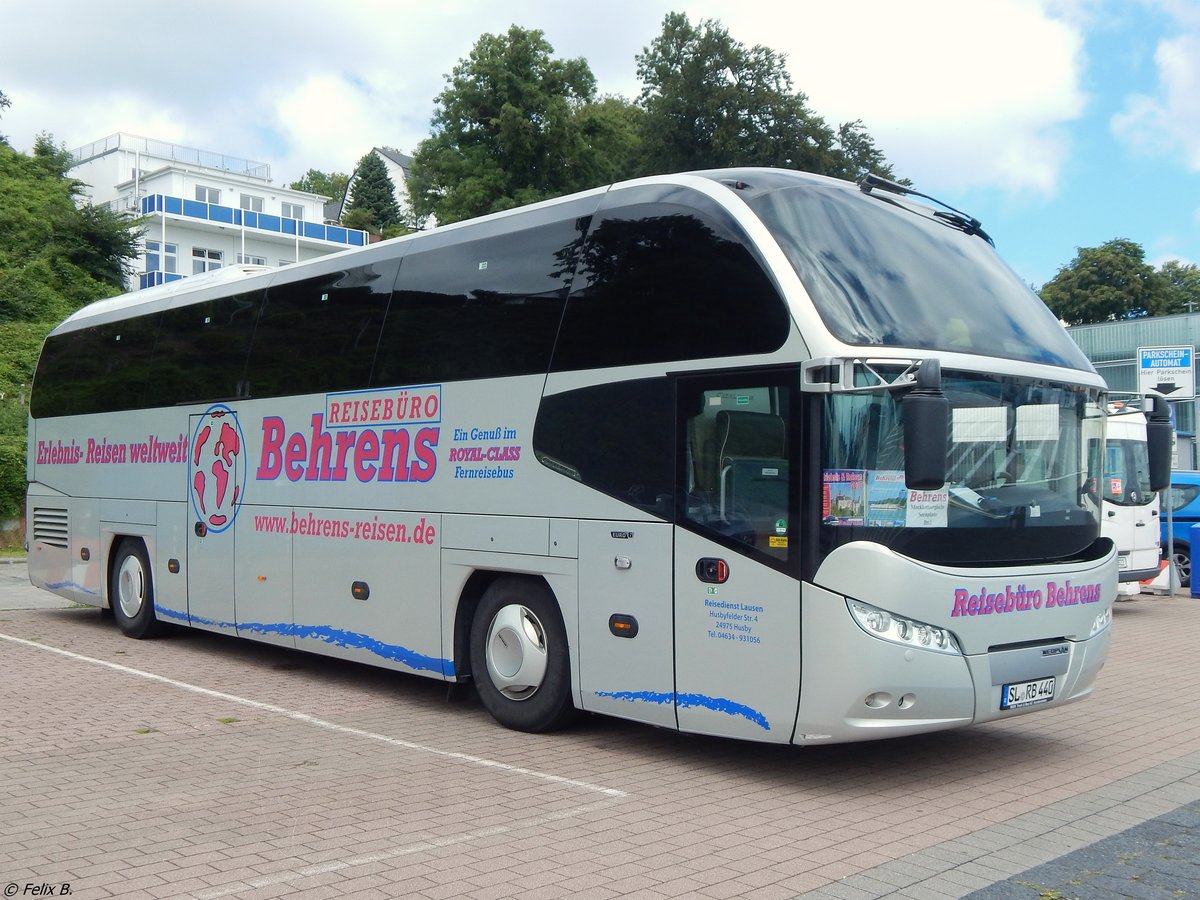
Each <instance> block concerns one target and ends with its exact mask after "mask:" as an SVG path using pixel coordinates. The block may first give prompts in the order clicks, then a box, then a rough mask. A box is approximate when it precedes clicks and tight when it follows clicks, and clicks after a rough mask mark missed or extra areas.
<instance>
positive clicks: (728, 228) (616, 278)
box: [553, 203, 790, 371]
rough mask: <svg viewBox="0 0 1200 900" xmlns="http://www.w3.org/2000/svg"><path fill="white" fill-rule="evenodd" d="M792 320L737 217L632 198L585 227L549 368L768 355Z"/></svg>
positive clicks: (781, 340)
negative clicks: (587, 229)
mask: <svg viewBox="0 0 1200 900" xmlns="http://www.w3.org/2000/svg"><path fill="white" fill-rule="evenodd" d="M789 327H790V317H789V315H788V313H787V310H786V308H785V306H784V303H783V300H782V299H781V298H780V296H779V294H778V292H777V291H776V290H775V287H774V285H773V283H772V282H771V280H770V279H769V278H768V276H767V274H766V273H765V272H764V271H763V269H762V267H761V266H760V265H759V263H758V261H757V259H756V258H755V256H754V255H753V254H752V253H751V251H750V250H749V248H748V247H747V244H746V241H745V239H744V238H742V236H741V235H740V232H739V230H738V229H737V227H736V225H734V224H733V223H732V222H731V221H730V222H725V221H724V220H718V219H717V217H716V215H715V214H714V215H703V216H702V215H701V214H698V213H696V212H695V211H694V210H691V209H689V208H687V207H683V206H679V205H676V204H672V203H639V204H633V205H629V206H625V207H621V208H618V209H615V210H610V211H608V212H605V213H602V214H601V215H600V216H598V217H597V221H596V223H595V225H594V227H593V228H592V230H591V231H590V233H589V234H588V237H587V241H586V242H585V244H584V248H583V251H582V254H581V256H580V261H579V270H578V274H577V276H576V279H575V288H574V290H573V291H572V293H571V297H570V300H569V302H568V304H567V312H566V316H565V318H564V320H563V329H562V334H561V335H560V337H559V344H558V347H557V349H556V350H555V356H554V365H553V369H554V371H567V370H571V369H589V368H599V367H604V366H616V365H636V364H638V363H652V362H669V361H672V360H681V359H702V358H706V357H715V356H736V355H741V354H758V353H770V352H772V351H774V350H777V349H779V347H780V346H781V345H782V344H783V342H784V340H785V339H786V338H787V334H788V329H789Z"/></svg>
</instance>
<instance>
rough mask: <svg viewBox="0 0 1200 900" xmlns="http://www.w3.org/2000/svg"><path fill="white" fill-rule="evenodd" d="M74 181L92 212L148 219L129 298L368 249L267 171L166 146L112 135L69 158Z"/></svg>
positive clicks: (319, 202) (357, 235)
mask: <svg viewBox="0 0 1200 900" xmlns="http://www.w3.org/2000/svg"><path fill="white" fill-rule="evenodd" d="M71 155H72V157H73V158H74V160H75V165H74V166H73V167H72V168H71V170H70V175H71V177H73V178H77V179H79V180H80V181H81V182H83V183H84V185H85V186H86V187H85V196H87V197H88V198H89V199H90V201H91V202H92V203H94V204H96V205H106V206H108V207H109V208H110V209H113V210H115V211H117V212H127V213H130V214H132V215H137V216H143V217H145V218H146V220H147V224H146V226H145V228H144V229H143V238H144V245H143V246H144V252H143V254H142V256H141V257H140V258H139V259H138V260H137V262H136V263H135V267H136V269H137V275H136V276H135V279H134V283H133V284H130V285H129V287H130V289H137V288H143V287H150V286H152V285H156V284H164V283H166V282H168V281H175V280H177V279H180V278H185V277H187V276H188V275H195V274H200V273H203V272H210V271H212V270H214V269H219V268H221V267H222V266H225V265H231V264H235V263H249V264H253V265H265V266H285V265H288V264H289V263H294V262H300V261H302V260H306V259H312V258H314V257H317V256H323V255H325V254H327V253H333V252H335V251H338V250H345V249H347V248H348V247H362V246H365V245H366V244H367V242H368V237H367V233H366V232H365V231H357V230H355V229H348V228H342V227H341V226H339V225H330V224H326V222H325V216H324V208H325V207H324V205H325V201H327V200H329V199H330V198H328V197H322V196H321V195H319V194H309V193H305V192H304V191H294V190H291V189H290V188H286V187H280V186H278V185H274V184H272V183H271V167H270V165H269V164H267V163H263V162H254V161H253V160H248V159H241V158H239V157H235V156H225V155H223V154H220V153H209V152H206V151H203V150H195V149H193V148H191V147H182V146H179V145H178V144H171V143H167V142H165V141H156V140H151V139H149V138H143V137H137V136H135V135H131V134H114V135H111V136H109V137H107V138H104V139H103V140H99V141H96V142H94V143H91V144H86V145H84V146H83V147H80V148H78V149H77V150H74V151H72V153H71Z"/></svg>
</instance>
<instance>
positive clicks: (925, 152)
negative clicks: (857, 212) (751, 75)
mask: <svg viewBox="0 0 1200 900" xmlns="http://www.w3.org/2000/svg"><path fill="white" fill-rule="evenodd" d="M119 10H120V12H119V13H118V12H115V11H114V8H113V7H111V6H109V5H108V4H100V3H94V2H84V0H75V2H67V3H62V4H48V3H45V2H44V0H0V22H3V23H4V29H3V31H0V90H2V91H4V92H5V94H7V95H8V97H9V99H10V100H11V101H12V108H11V109H8V110H6V111H5V112H4V113H3V118H0V133H2V134H6V135H8V137H9V141H10V143H11V144H12V145H13V146H14V147H16V148H17V149H19V150H28V149H30V148H31V147H32V144H33V140H34V137H35V136H36V135H37V134H38V133H39V132H49V133H50V134H51V135H52V136H53V137H54V138H55V140H56V141H58V142H60V143H64V144H66V145H67V146H68V147H69V148H74V147H77V146H80V145H82V144H85V143H88V142H91V141H93V140H97V139H99V138H102V137H105V136H107V135H109V134H112V133H114V132H118V131H123V132H127V133H132V134H137V135H142V136H145V137H151V138H156V139H160V140H167V141H174V142H177V143H181V144H185V145H188V146H192V147H198V148H200V149H204V150H211V151H216V152H221V153H226V154H229V155H234V156H242V157H248V158H251V159H255V160H260V161H264V162H268V163H270V164H271V167H272V175H273V177H274V180H275V181H276V182H278V183H287V182H289V181H292V180H294V179H295V178H297V177H299V176H300V175H301V174H303V173H304V171H305V170H307V169H308V168H310V167H312V168H317V169H322V170H325V171H350V170H351V169H353V167H354V164H355V162H356V161H357V160H358V158H359V157H361V156H362V154H363V153H365V152H367V150H369V149H370V148H371V147H372V146H377V145H388V146H393V147H396V148H398V149H400V150H402V151H406V152H411V151H412V149H413V148H414V147H415V146H416V144H417V142H419V141H420V140H421V139H422V138H424V137H426V136H427V135H428V133H429V120H430V117H431V115H432V113H433V104H434V98H435V97H436V95H437V94H438V93H439V92H440V91H441V90H442V88H443V87H444V85H445V76H446V75H447V74H448V73H449V72H450V71H451V69H452V68H453V67H454V66H455V65H456V64H457V63H458V62H459V61H460V60H462V59H464V58H465V57H466V56H467V55H468V54H469V52H470V50H471V47H472V45H473V44H474V43H475V41H476V39H477V38H478V37H479V36H480V35H481V34H483V33H501V32H503V31H505V30H507V28H508V27H509V26H510V25H512V24H517V25H521V26H522V27H525V28H539V29H541V30H542V31H544V33H545V35H546V38H547V40H548V41H549V42H550V43H551V44H552V45H553V47H554V49H555V53H556V55H557V56H560V57H571V58H573V57H583V58H585V59H586V60H587V61H588V63H589V64H590V66H591V68H592V71H593V72H594V73H595V75H596V77H597V80H598V83H599V88H600V90H601V92H603V93H610V94H619V95H622V96H625V97H627V98H630V99H632V98H634V97H636V95H637V93H638V91H639V89H640V85H639V84H638V81H637V77H636V62H635V59H634V57H635V55H636V54H637V53H639V52H641V51H642V50H643V49H644V48H645V47H646V46H647V45H649V44H650V42H651V41H652V40H653V39H654V38H655V37H656V36H657V35H658V34H659V32H660V31H661V25H662V19H663V16H664V15H665V14H666V13H668V12H671V11H679V12H686V13H687V14H688V15H689V17H690V18H691V19H692V21H693V22H694V23H695V22H699V21H700V20H702V19H706V18H711V19H716V20H718V21H720V22H721V23H722V24H723V25H725V27H726V28H728V30H729V32H730V33H731V35H732V36H733V37H734V38H735V39H736V40H738V41H741V42H742V43H744V44H746V45H748V46H752V45H755V44H761V45H764V46H767V47H770V48H771V49H773V50H776V51H778V52H780V53H783V54H786V56H787V59H788V66H789V71H790V72H791V75H792V78H793V81H794V85H795V87H796V88H797V89H798V90H802V91H804V92H805V93H806V94H807V95H808V97H809V103H810V105H811V106H812V107H813V109H814V110H815V111H816V112H818V113H819V114H821V115H822V116H824V117H825V118H826V119H827V120H828V121H829V122H830V123H838V122H843V121H849V120H853V119H858V118H861V119H862V120H863V121H864V123H865V125H866V127H867V129H868V131H869V132H870V133H871V134H872V135H873V136H874V137H875V139H876V142H877V144H878V145H879V147H880V148H881V149H882V150H883V151H884V152H885V154H887V156H888V158H889V159H890V160H891V161H892V162H893V164H894V165H895V168H896V171H897V172H898V173H899V174H901V175H904V176H907V177H909V178H911V179H912V180H913V181H914V182H915V185H916V187H917V188H918V189H919V190H922V191H923V192H925V193H928V194H931V195H933V196H935V197H938V198H939V199H942V200H944V201H945V202H947V203H949V204H951V205H953V206H955V207H958V208H959V209H962V210H964V211H967V212H969V213H971V214H972V215H974V216H976V217H977V218H979V219H980V220H981V221H982V222H983V224H984V227H985V228H986V229H987V230H988V232H989V233H990V234H991V235H992V236H993V237H994V238H995V240H996V243H997V246H998V248H999V250H1000V252H1001V254H1002V255H1003V256H1004V257H1005V258H1006V259H1007V260H1008V261H1009V262H1010V263H1011V264H1012V266H1013V267H1014V268H1015V269H1016V271H1017V272H1018V274H1019V275H1020V276H1021V277H1022V278H1023V279H1024V280H1026V281H1027V282H1030V283H1032V284H1034V285H1035V286H1037V285H1040V284H1042V283H1043V282H1045V281H1047V280H1048V279H1050V278H1052V277H1053V276H1054V274H1055V272H1056V271H1057V270H1058V268H1059V267H1060V266H1063V265H1065V264H1067V263H1069V262H1070V261H1071V259H1072V258H1073V257H1074V255H1075V253H1076V249H1077V248H1078V247H1080V246H1097V245H1099V244H1101V243H1103V242H1104V241H1107V240H1110V239H1112V238H1116V237H1123V238H1128V239H1130V240H1133V241H1136V242H1137V243H1139V244H1141V245H1142V246H1143V247H1144V248H1145V251H1146V256H1147V259H1148V261H1150V262H1151V263H1153V264H1155V265H1158V264H1161V263H1162V262H1163V261H1165V260H1167V259H1180V260H1182V261H1184V262H1188V263H1200V0H904V2H895V0H843V2H841V3H838V4H831V3H829V2H828V0H819V2H817V0H792V2H789V3H787V4H779V3H777V2H759V0H687V2H664V0H606V2H605V3H595V2H594V0H593V2H587V3H583V2H572V0H508V2H506V3H502V4H500V3H494V2H490V0H440V2H438V3H436V4H431V3H429V2H428V0H422V2H412V0H356V2H355V3H354V4H339V5H337V6H336V7H334V6H331V5H330V4H327V3H319V2H317V0H256V2H254V3H250V4H247V3H244V2H241V0H208V2H207V3H206V4H205V6H204V9H203V13H202V14H201V13H199V12H195V13H185V12H183V11H181V10H180V9H179V8H178V7H175V6H174V5H173V4H170V3H162V2H151V0H126V2H124V3H123V4H121V5H120V7H119ZM64 17H66V18H67V19H69V27H68V28H64V27H63V19H64Z"/></svg>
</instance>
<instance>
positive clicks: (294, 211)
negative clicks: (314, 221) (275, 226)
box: [283, 203, 304, 219]
mask: <svg viewBox="0 0 1200 900" xmlns="http://www.w3.org/2000/svg"><path fill="white" fill-rule="evenodd" d="M283 217H284V218H285V219H303V218H304V207H303V206H301V205H300V204H299V203H284V204H283Z"/></svg>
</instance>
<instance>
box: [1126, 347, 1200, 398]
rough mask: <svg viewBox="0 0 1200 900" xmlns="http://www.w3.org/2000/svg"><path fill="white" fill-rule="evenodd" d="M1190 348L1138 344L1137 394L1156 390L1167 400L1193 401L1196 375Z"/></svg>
mask: <svg viewBox="0 0 1200 900" xmlns="http://www.w3.org/2000/svg"><path fill="white" fill-rule="evenodd" d="M1193 349H1194V348H1192V347H1139V348H1138V393H1141V394H1145V393H1146V392H1147V391H1158V392H1159V393H1160V394H1162V395H1163V396H1165V397H1166V398H1167V399H1168V400H1192V399H1194V398H1195V396H1196V377H1195V372H1194V367H1193V360H1192V353H1193Z"/></svg>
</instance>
